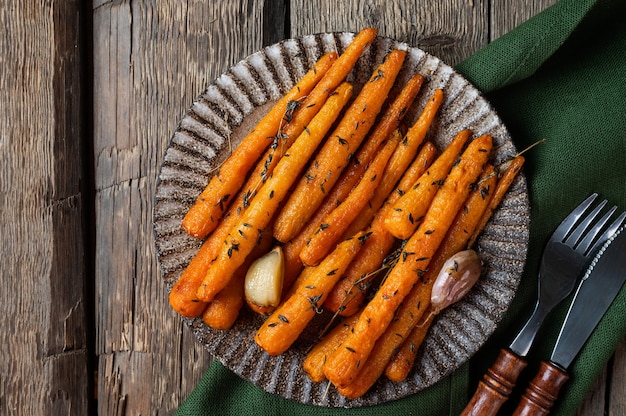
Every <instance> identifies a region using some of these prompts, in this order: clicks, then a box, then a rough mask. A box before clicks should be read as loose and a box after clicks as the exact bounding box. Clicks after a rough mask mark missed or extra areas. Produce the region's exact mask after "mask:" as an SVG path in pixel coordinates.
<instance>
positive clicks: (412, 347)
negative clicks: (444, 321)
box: [385, 308, 436, 382]
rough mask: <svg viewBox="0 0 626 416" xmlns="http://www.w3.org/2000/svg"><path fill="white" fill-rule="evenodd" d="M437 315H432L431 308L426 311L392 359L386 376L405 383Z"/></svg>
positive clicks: (386, 369) (386, 368) (386, 370)
mask: <svg viewBox="0 0 626 416" xmlns="http://www.w3.org/2000/svg"><path fill="white" fill-rule="evenodd" d="M435 316H436V315H435V314H434V313H432V311H431V308H428V309H426V310H425V311H424V314H423V315H422V317H421V318H420V320H419V321H418V322H417V325H415V328H413V330H412V331H411V333H410V334H409V336H408V337H407V338H406V339H405V340H404V342H403V343H402V346H401V347H400V349H398V351H396V354H395V355H394V356H393V357H392V359H391V361H389V363H388V364H387V367H385V376H386V377H387V378H388V379H389V380H391V381H395V382H400V381H404V380H405V379H406V378H407V377H408V375H409V372H410V371H411V369H412V368H413V365H414V364H415V357H416V356H417V352H418V351H419V348H420V346H421V345H422V342H423V341H424V338H425V337H426V334H427V333H428V330H429V329H430V326H431V325H432V323H433V320H434V319H435Z"/></svg>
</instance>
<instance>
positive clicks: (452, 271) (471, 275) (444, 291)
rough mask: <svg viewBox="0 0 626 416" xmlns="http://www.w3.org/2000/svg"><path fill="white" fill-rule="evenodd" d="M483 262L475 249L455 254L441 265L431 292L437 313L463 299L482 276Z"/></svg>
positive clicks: (432, 302)
mask: <svg viewBox="0 0 626 416" xmlns="http://www.w3.org/2000/svg"><path fill="white" fill-rule="evenodd" d="M481 268H482V263H481V261H480V258H479V257H478V254H477V253H476V252H475V251H474V250H464V251H460V252H458V253H456V254H454V255H453V256H452V257H450V258H449V259H448V260H446V262H445V263H444V264H443V266H442V267H441V271H440V272H439V274H438V275H437V278H436V279H435V283H434V285H433V290H432V293H431V299H430V301H431V304H432V306H433V308H434V309H435V311H436V313H439V311H441V310H442V309H445V308H447V307H448V306H450V305H452V304H453V303H455V302H457V301H459V300H460V299H462V298H463V297H464V296H465V295H466V294H467V292H469V290H470V289H471V288H472V286H474V284H475V283H476V282H477V281H478V278H479V277H480V273H481Z"/></svg>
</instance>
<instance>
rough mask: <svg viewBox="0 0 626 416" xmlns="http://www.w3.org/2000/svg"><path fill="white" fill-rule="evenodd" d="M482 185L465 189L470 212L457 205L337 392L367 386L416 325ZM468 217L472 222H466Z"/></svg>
mask: <svg viewBox="0 0 626 416" xmlns="http://www.w3.org/2000/svg"><path fill="white" fill-rule="evenodd" d="M492 173H493V166H491V167H490V168H489V170H488V171H487V172H486V173H484V174H483V175H482V176H483V177H485V176H491V179H489V180H493V175H492ZM479 181H480V180H479ZM485 186H487V188H480V189H479V187H475V188H474V190H472V191H471V192H470V193H469V195H468V196H467V198H466V200H465V202H464V208H466V209H468V210H469V209H470V208H471V210H472V211H471V214H472V215H471V216H470V215H469V214H470V211H465V209H459V212H458V213H457V214H456V217H455V218H454V221H453V222H452V224H451V225H450V228H449V230H448V232H447V234H446V236H445V238H444V239H443V241H442V242H441V244H440V246H439V248H438V249H437V252H436V253H435V255H434V256H433V258H432V260H431V261H430V264H429V265H428V271H426V272H425V273H424V274H423V275H422V276H421V277H420V279H419V283H417V284H416V285H415V286H413V288H412V289H411V290H410V292H409V294H408V295H407V296H406V298H405V299H404V300H403V302H402V304H401V305H400V307H399V309H398V310H397V312H396V314H395V317H394V319H393V321H392V322H391V323H390V324H389V326H388V327H387V329H386V330H385V331H384V332H383V334H382V335H381V336H380V337H379V338H378V340H377V341H376V344H375V345H374V348H373V349H372V352H371V353H370V355H369V357H368V359H367V361H366V362H365V365H364V366H363V370H362V371H361V372H359V376H358V378H356V379H355V380H354V382H353V383H351V384H350V385H349V386H347V387H346V388H345V389H344V390H340V392H341V394H344V395H346V396H347V397H358V396H360V395H362V394H364V393H365V392H366V391H367V390H369V388H370V387H371V386H372V385H373V384H374V383H375V382H376V380H377V379H378V377H380V376H381V375H382V374H383V372H384V371H385V368H386V367H387V365H388V363H389V362H390V360H392V358H393V355H394V353H395V352H396V351H397V350H398V348H400V347H401V346H402V345H403V341H404V340H405V339H406V338H407V336H408V335H409V334H410V333H411V331H412V330H413V329H414V328H417V327H416V325H417V324H418V321H419V319H421V318H422V317H423V316H424V313H425V312H424V311H425V310H426V309H427V308H428V307H429V306H430V294H431V292H432V285H433V284H434V282H435V279H436V277H437V275H438V274H439V271H440V270H441V268H442V266H443V264H444V262H445V261H446V260H447V259H448V258H449V257H450V256H452V255H453V254H455V253H457V252H458V251H460V250H463V249H464V247H463V244H464V242H466V241H467V233H466V232H465V230H466V229H467V228H470V227H473V225H475V224H476V219H477V218H479V217H480V213H481V212H483V211H484V209H485V207H486V206H487V205H488V203H489V201H488V199H487V198H486V197H488V196H490V195H489V194H487V193H486V192H488V191H485V189H489V188H488V187H489V184H485ZM468 220H470V221H472V222H471V223H468V222H467V221H468ZM420 331H422V328H420V329H418V330H417V332H416V336H417V335H418V333H419V332H420Z"/></svg>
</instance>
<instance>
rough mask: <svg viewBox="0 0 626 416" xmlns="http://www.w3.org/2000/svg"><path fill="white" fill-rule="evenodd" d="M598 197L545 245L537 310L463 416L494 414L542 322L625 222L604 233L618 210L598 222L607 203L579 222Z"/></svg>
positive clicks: (625, 215) (617, 222)
mask: <svg viewBox="0 0 626 416" xmlns="http://www.w3.org/2000/svg"><path fill="white" fill-rule="evenodd" d="M597 197H598V194H597V193H593V194H591V195H590V196H589V197H588V198H587V199H585V200H584V201H583V202H582V203H581V204H580V205H578V206H577V207H576V208H574V210H573V211H572V212H571V213H570V214H569V215H568V216H567V217H566V218H565V219H564V220H563V221H562V222H561V224H560V225H559V226H558V227H557V228H556V230H555V231H554V232H553V234H552V236H551V237H550V239H549V240H548V243H547V244H546V247H545V249H544V252H543V256H542V258H541V263H540V266H539V291H538V297H537V302H536V304H535V308H534V310H533V312H532V314H531V316H530V318H529V319H528V321H527V322H526V324H525V325H524V326H523V328H522V329H521V330H520V332H519V333H518V335H517V336H516V337H515V339H514V340H513V342H512V343H511V345H509V348H508V349H502V350H501V351H500V355H499V356H498V358H497V360H496V362H495V363H494V364H493V365H492V366H491V367H490V368H489V370H487V373H486V374H485V375H484V376H483V379H482V380H481V381H480V382H479V383H478V388H477V390H476V392H475V393H474V396H473V397H472V399H471V400H470V401H469V403H468V404H467V406H466V407H465V410H463V413H461V415H462V416H469V415H481V416H489V415H496V414H497V412H498V410H499V409H500V407H501V406H502V404H503V403H504V402H505V401H506V400H507V398H508V395H509V394H510V393H511V391H512V389H513V387H514V386H515V383H516V381H517V377H518V376H519V374H520V373H521V372H522V370H523V369H524V368H525V367H526V361H525V357H526V355H527V354H528V351H529V350H530V348H531V346H532V343H533V341H534V339H535V336H536V335H537V332H538V330H539V328H540V327H541V324H542V323H543V321H544V319H545V318H546V316H547V315H548V313H549V312H550V311H551V310H552V309H554V307H556V305H558V304H559V303H560V302H561V301H562V300H563V299H565V298H566V297H567V296H568V295H569V294H570V293H571V292H572V290H573V289H574V287H575V286H576V282H577V281H578V279H579V277H580V276H581V275H582V272H583V270H584V269H585V266H586V265H587V263H588V262H589V261H590V259H591V258H593V256H594V254H595V252H596V251H597V250H598V249H599V248H600V247H601V246H602V244H604V243H605V242H606V241H607V240H608V239H609V238H610V237H611V236H612V235H613V234H614V233H615V232H616V231H617V229H618V228H619V227H620V225H621V224H622V223H623V222H624V220H625V219H626V212H622V213H621V214H620V215H619V216H618V217H617V219H615V220H614V221H613V222H612V223H611V224H610V225H609V226H608V227H606V224H607V223H608V222H609V220H610V219H611V217H612V216H613V214H614V213H615V211H616V210H617V207H616V206H613V207H612V208H611V209H609V210H608V211H607V212H606V213H605V214H604V215H603V216H602V217H601V218H600V219H598V220H597V221H596V218H597V217H598V215H599V214H600V212H601V211H602V210H603V208H604V207H605V206H606V204H607V200H603V201H601V202H600V203H598V204H597V206H596V207H595V208H594V209H593V210H592V211H591V212H590V213H589V214H587V215H586V216H585V217H584V218H583V215H584V214H585V213H586V212H587V211H588V209H589V208H590V207H591V206H592V204H593V202H594V201H595V200H596V198H597Z"/></svg>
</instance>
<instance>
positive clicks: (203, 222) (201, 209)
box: [182, 52, 337, 238]
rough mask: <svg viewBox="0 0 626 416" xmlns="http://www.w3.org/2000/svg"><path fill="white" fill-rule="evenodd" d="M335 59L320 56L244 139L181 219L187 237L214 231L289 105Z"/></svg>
mask: <svg viewBox="0 0 626 416" xmlns="http://www.w3.org/2000/svg"><path fill="white" fill-rule="evenodd" d="M336 59H337V54H336V53H335V52H330V53H328V54H326V55H324V56H322V57H321V58H320V59H319V60H318V62H317V63H316V64H315V65H314V67H313V68H312V69H311V70H310V71H309V72H307V73H306V75H305V76H304V77H302V79H301V80H300V81H298V83H297V84H296V85H294V87H293V88H292V89H291V90H290V91H289V92H288V93H287V94H285V95H284V96H283V97H282V98H281V99H280V100H279V101H278V102H277V103H276V104H275V105H274V106H273V107H272V109H271V110H270V111H269V113H267V114H266V115H265V117H263V118H262V119H261V121H259V123H258V124H257V125H256V127H255V128H254V130H252V131H251V132H250V133H248V135H247V136H246V137H244V139H243V140H242V141H241V143H240V144H239V145H238V146H237V147H236V148H235V150H234V151H233V153H232V154H231V155H230V156H229V157H228V158H227V159H226V160H225V161H224V163H223V164H222V165H221V166H220V169H219V171H218V173H217V174H216V175H215V176H213V177H212V178H211V180H210V181H209V184H208V185H207V186H206V188H205V189H204V191H202V193H201V194H200V196H199V197H198V199H197V200H196V202H195V203H194V204H193V205H192V206H191V208H190V209H189V211H188V212H187V214H186V215H185V217H184V218H183V222H182V226H183V228H184V229H185V231H186V232H187V233H188V234H189V235H191V236H194V237H197V238H204V237H206V236H207V235H208V234H209V233H210V232H211V231H212V230H214V229H215V227H217V224H218V223H219V221H220V219H221V218H222V216H223V214H224V211H225V209H226V207H228V205H229V203H230V202H231V200H230V198H231V197H232V196H235V194H236V193H237V192H238V191H239V189H240V187H241V185H243V183H244V181H245V178H246V175H247V174H248V171H249V170H250V169H251V168H252V166H253V165H254V164H255V163H256V161H257V160H258V159H259V157H260V156H261V154H262V153H263V151H264V150H265V148H267V147H268V146H269V145H270V144H271V143H272V140H271V138H272V137H274V136H275V135H276V132H277V131H278V130H279V126H280V124H281V122H282V121H283V116H284V114H285V111H286V109H287V106H288V104H289V103H290V102H297V101H298V100H300V99H302V98H303V97H305V96H306V95H307V94H308V93H309V92H310V91H311V90H312V89H313V87H315V85H316V84H317V83H318V82H319V80H320V79H321V78H322V77H323V76H324V74H325V73H326V72H327V71H328V69H329V68H330V67H331V65H332V64H333V63H334V62H335V61H336ZM268 138H270V139H268Z"/></svg>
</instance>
